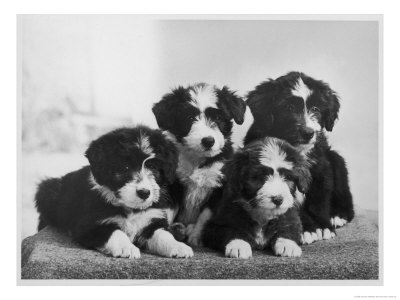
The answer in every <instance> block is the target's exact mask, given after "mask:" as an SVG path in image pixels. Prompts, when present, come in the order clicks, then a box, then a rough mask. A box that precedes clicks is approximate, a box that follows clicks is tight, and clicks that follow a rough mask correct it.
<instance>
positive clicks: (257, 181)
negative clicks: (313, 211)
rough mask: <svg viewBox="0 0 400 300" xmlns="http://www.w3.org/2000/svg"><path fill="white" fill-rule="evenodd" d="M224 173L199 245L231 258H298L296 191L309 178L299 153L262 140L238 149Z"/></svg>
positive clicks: (275, 141)
mask: <svg viewBox="0 0 400 300" xmlns="http://www.w3.org/2000/svg"><path fill="white" fill-rule="evenodd" d="M224 173H225V174H226V183H225V185H224V189H223V196H222V202H220V205H219V206H217V207H216V208H215V209H214V211H215V213H214V214H213V217H212V218H211V220H210V221H208V222H207V223H206V225H205V227H204V230H203V235H202V238H203V243H204V245H206V246H208V247H210V248H214V249H216V250H219V251H224V252H225V256H227V257H234V258H243V259H246V258H250V257H251V256H252V249H254V248H255V249H266V248H271V249H272V251H273V252H274V254H275V255H280V256H300V255H301V248H300V247H299V246H298V245H299V244H300V241H301V234H302V226H301V221H300V216H299V211H298V206H299V203H297V198H296V193H297V189H298V190H300V191H301V192H305V191H306V189H307V187H308V185H309V183H310V180H311V175H310V172H309V170H308V163H307V161H306V160H305V159H304V158H303V157H302V155H301V154H300V153H299V152H298V151H297V150H296V149H295V148H294V147H292V146H291V145H290V144H288V143H287V142H285V141H282V140H279V139H276V138H264V139H261V140H258V141H255V142H253V143H250V144H248V145H247V146H246V147H244V148H242V149H240V150H238V151H237V152H236V153H235V154H234V156H233V158H232V159H231V160H230V161H228V162H227V163H226V165H225V167H224Z"/></svg>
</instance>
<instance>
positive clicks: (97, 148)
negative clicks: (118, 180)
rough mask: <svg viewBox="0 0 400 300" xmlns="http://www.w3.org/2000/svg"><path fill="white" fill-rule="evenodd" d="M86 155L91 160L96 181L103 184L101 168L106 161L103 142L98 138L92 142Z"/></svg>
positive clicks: (91, 167)
mask: <svg viewBox="0 0 400 300" xmlns="http://www.w3.org/2000/svg"><path fill="white" fill-rule="evenodd" d="M85 156H86V158H87V159H88V160H89V164H90V169H91V171H92V174H93V176H94V177H95V179H96V181H97V182H98V183H99V184H102V178H101V174H102V172H101V170H102V168H103V166H104V163H105V161H106V155H105V153H104V149H103V145H102V143H101V142H100V141H98V140H95V141H93V142H91V143H90V145H89V148H88V149H87V150H86V152H85Z"/></svg>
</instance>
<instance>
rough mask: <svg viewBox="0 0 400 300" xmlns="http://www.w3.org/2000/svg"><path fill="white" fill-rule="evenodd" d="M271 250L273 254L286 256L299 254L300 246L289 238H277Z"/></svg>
mask: <svg viewBox="0 0 400 300" xmlns="http://www.w3.org/2000/svg"><path fill="white" fill-rule="evenodd" d="M273 250H274V253H275V255H279V256H287V257H298V256H301V248H300V247H299V245H297V244H296V242H294V241H292V240H289V239H284V238H278V239H277V240H276V243H275V245H274V247H273Z"/></svg>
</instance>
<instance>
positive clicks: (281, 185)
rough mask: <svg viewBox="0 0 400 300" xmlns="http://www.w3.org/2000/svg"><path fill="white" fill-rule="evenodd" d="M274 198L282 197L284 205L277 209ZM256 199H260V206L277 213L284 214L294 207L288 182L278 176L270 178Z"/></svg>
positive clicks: (276, 174)
mask: <svg viewBox="0 0 400 300" xmlns="http://www.w3.org/2000/svg"><path fill="white" fill-rule="evenodd" d="M272 197H282V200H283V201H282V204H281V205H280V206H279V207H277V206H276V205H275V204H274V203H273V202H272ZM256 198H257V199H259V202H258V206H260V207H263V208H267V209H271V210H274V211H275V210H276V213H279V214H282V213H285V212H286V210H287V209H288V208H290V207H292V206H293V202H294V199H293V196H292V194H291V193H290V189H289V186H288V184H287V182H286V181H285V180H284V179H283V178H282V177H281V176H280V175H279V174H278V173H276V172H275V173H274V175H272V176H269V177H268V179H267V181H266V182H265V183H264V185H263V186H262V187H261V188H260V189H259V190H258V192H257V195H256Z"/></svg>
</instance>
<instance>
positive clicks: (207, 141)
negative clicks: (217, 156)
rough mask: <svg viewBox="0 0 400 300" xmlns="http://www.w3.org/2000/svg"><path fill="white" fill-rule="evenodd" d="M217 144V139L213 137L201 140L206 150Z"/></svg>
mask: <svg viewBox="0 0 400 300" xmlns="http://www.w3.org/2000/svg"><path fill="white" fill-rule="evenodd" d="M214 143H215V139H214V138H213V137H212V136H208V137H205V138H202V139H201V144H202V145H203V147H204V148H206V149H210V148H211V147H212V146H213V145H214Z"/></svg>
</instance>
